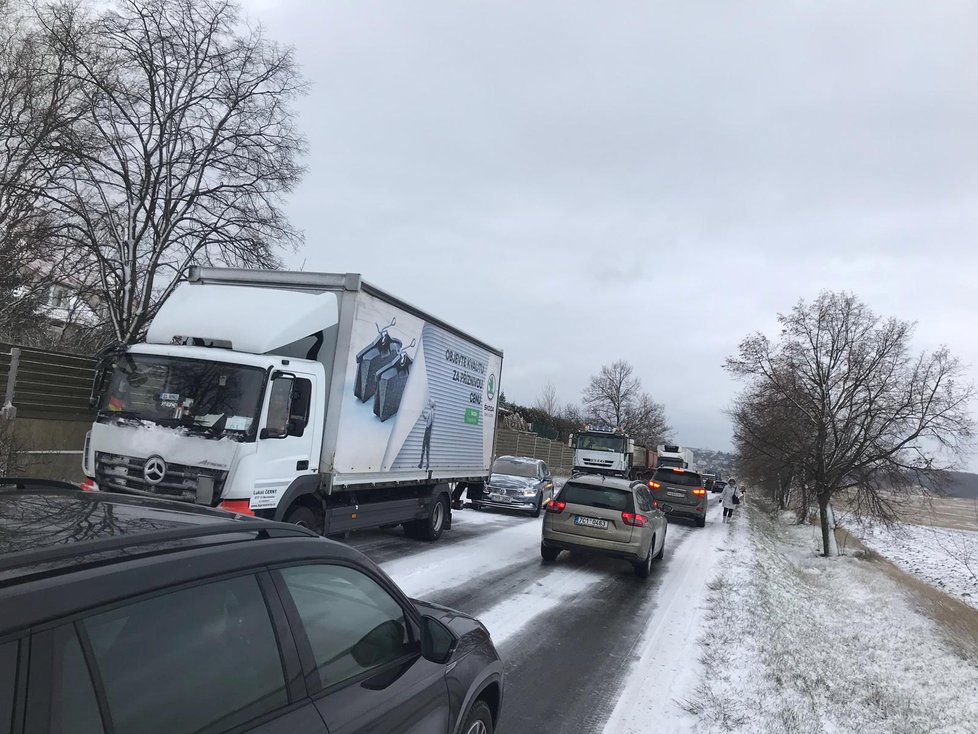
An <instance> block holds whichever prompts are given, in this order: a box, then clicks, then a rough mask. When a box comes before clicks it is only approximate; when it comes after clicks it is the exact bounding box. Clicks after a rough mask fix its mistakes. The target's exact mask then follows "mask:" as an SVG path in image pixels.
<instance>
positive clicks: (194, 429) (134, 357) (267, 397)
mask: <svg viewBox="0 0 978 734" xmlns="http://www.w3.org/2000/svg"><path fill="white" fill-rule="evenodd" d="M105 367H106V372H105V378H104V385H103V388H102V389H101V390H100V392H101V396H100V400H99V403H98V413H97V417H96V420H95V423H94V425H93V426H92V430H91V432H90V434H89V440H88V442H87V446H86V452H85V465H84V468H85V473H86V475H87V476H89V477H91V478H92V479H94V480H95V482H96V483H97V485H98V486H99V488H100V489H104V490H106V491H116V492H126V493H130V494H142V495H148V496H163V497H169V498H172V499H178V500H184V501H189V502H194V503H196V504H203V505H210V506H216V505H218V504H223V505H224V506H225V507H227V508H229V509H238V510H244V509H249V510H254V509H260V508H261V506H262V505H263V498H264V497H271V498H272V499H275V498H277V497H278V496H280V495H281V493H282V492H283V491H284V490H285V489H287V488H288V487H289V486H290V485H291V484H292V483H293V482H295V481H296V479H298V478H299V477H301V476H308V475H311V474H313V473H315V472H316V471H317V470H318V467H319V460H320V456H319V452H320V448H321V446H322V425H323V420H322V419H323V416H322V415H321V413H322V410H323V408H324V404H323V402H322V401H321V400H319V399H318V398H319V396H320V394H321V393H322V392H323V390H324V384H325V370H324V368H323V365H322V363H320V362H316V361H311V360H300V359H284V358H282V357H279V356H276V357H271V356H263V355H254V354H247V353H242V352H235V351H231V350H228V349H219V348H218V349H215V348H208V347H199V346H186V345H157V344H139V345H134V346H132V347H130V348H128V349H127V350H125V351H122V352H120V353H118V354H116V355H115V356H114V358H113V359H111V361H110V362H109V363H108V364H106V365H105ZM271 506H274V504H272V505H271Z"/></svg>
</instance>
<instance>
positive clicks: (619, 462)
mask: <svg viewBox="0 0 978 734" xmlns="http://www.w3.org/2000/svg"><path fill="white" fill-rule="evenodd" d="M634 451H635V444H634V442H633V441H632V439H630V438H629V437H628V436H626V435H625V434H624V433H623V432H622V431H620V430H618V429H615V428H607V427H591V426H589V427H588V428H587V429H586V430H584V431H582V432H580V433H578V434H577V435H576V436H575V444H574V469H575V470H576V471H581V472H586V473H588V474H605V475H608V476H619V477H628V475H629V473H630V471H631V468H632V454H633V453H634Z"/></svg>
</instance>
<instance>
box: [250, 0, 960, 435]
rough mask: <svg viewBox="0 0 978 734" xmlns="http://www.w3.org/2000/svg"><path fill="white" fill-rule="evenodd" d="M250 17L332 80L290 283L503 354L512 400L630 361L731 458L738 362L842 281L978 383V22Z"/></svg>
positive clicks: (614, 5) (756, 16)
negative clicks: (352, 286)
mask: <svg viewBox="0 0 978 734" xmlns="http://www.w3.org/2000/svg"><path fill="white" fill-rule="evenodd" d="M246 8H247V10H248V12H249V14H250V15H251V17H252V18H253V19H255V20H258V21H259V22H260V23H261V24H262V25H264V26H265V28H266V30H267V31H268V34H269V35H270V36H271V37H273V38H275V39H277V40H279V41H282V42H284V43H289V44H293V45H294V46H295V48H296V51H297V54H298V58H299V61H300V63H301V64H302V66H303V69H304V72H305V74H306V76H307V78H308V79H309V81H310V82H311V91H310V94H309V95H308V96H307V97H306V98H305V99H304V100H303V101H302V102H301V124H302V127H303V129H304V131H305V132H306V134H307V135H308V138H309V142H310V154H309V158H308V165H309V173H308V175H307V176H306V178H305V181H304V182H303V184H302V185H301V187H300V188H299V190H298V191H297V192H296V193H295V194H294V195H293V196H292V197H291V199H290V203H289V211H290V213H291V214H292V216H293V217H294V220H295V222H296V224H297V225H298V226H300V227H301V228H302V229H303V230H304V231H305V234H306V246H305V248H304V250H303V251H302V252H301V253H299V255H298V256H297V257H296V258H294V259H292V260H291V261H290V263H289V264H290V265H295V266H298V265H300V264H302V263H304V265H305V268H306V269H308V270H327V271H354V272H361V273H363V275H364V277H365V278H366V279H367V280H370V281H372V282H374V283H376V284H377V285H380V286H382V287H385V288H387V289H389V290H391V291H393V292H394V293H396V294H397V295H399V296H401V297H403V298H405V299H406V300H409V301H411V302H413V303H416V304H417V305H419V306H421V307H423V308H425V309H428V310H430V311H432V312H433V313H435V314H437V315H439V316H441V317H443V318H445V319H446V320H448V321H450V322H452V323H455V324H457V325H458V326H460V327H462V328H464V329H466V330H468V331H470V332H472V333H473V334H475V335H476V336H479V337H481V338H483V339H485V340H486V341H489V342H490V343H492V344H495V345H498V346H499V347H501V348H502V349H504V350H505V352H506V360H505V364H504V368H503V382H502V387H503V390H504V391H505V392H506V395H507V397H508V398H510V399H511V400H515V401H517V402H520V403H526V404H530V403H532V402H533V401H534V400H535V399H536V397H537V396H538V395H539V392H540V389H541V387H542V386H543V385H544V384H545V383H546V382H547V381H548V380H549V381H552V382H553V384H554V385H555V386H556V387H557V389H558V391H559V394H560V397H561V399H562V400H563V401H569V400H574V401H576V400H578V399H579V397H580V392H581V390H582V388H583V387H584V385H585V384H586V382H587V379H588V376H589V375H591V374H592V373H594V372H595V371H597V370H598V368H599V367H600V366H601V365H602V364H603V363H609V362H611V361H613V360H615V359H627V360H629V361H630V362H632V363H633V364H634V365H635V367H636V370H637V373H638V375H639V376H640V377H641V379H642V382H643V384H644V385H645V387H646V388H647V389H648V391H649V392H650V393H651V394H652V395H653V396H654V397H655V398H656V399H657V400H659V401H661V402H663V403H665V406H666V410H667V414H668V417H669V420H670V422H671V424H672V425H673V426H674V428H675V436H674V438H676V439H677V440H679V441H680V442H682V443H684V444H686V445H691V446H708V447H713V448H729V446H730V425H729V423H728V421H727V419H726V418H725V417H724V415H723V410H724V409H725V408H726V407H727V406H728V405H729V402H730V400H731V398H732V396H733V395H734V393H735V391H736V389H737V384H736V383H735V382H733V381H732V380H730V379H729V378H728V377H727V376H726V374H725V373H724V372H723V371H722V369H721V364H722V363H723V360H724V357H725V356H726V355H728V354H731V353H732V352H733V351H734V350H735V349H736V346H737V344H738V342H739V341H740V339H741V338H742V337H743V336H744V335H745V334H746V333H748V332H750V331H753V330H756V329H762V330H766V331H768V332H769V333H771V332H772V330H773V325H774V323H775V316H776V313H777V312H778V311H786V310H788V309H790V307H791V306H792V305H793V304H794V303H795V301H797V299H798V298H799V297H811V296H814V295H816V294H817V293H818V291H819V290H821V289H824V288H833V289H842V288H845V289H851V290H853V291H855V292H856V293H858V294H859V295H860V296H861V297H862V298H863V299H864V300H865V301H867V302H868V303H869V304H870V305H871V306H872V307H873V308H874V309H875V310H876V311H877V312H879V313H882V314H885V315H894V316H898V317H900V318H904V319H909V320H915V321H918V322H919V329H918V332H917V341H918V345H919V346H920V347H921V348H933V347H935V346H937V345H939V344H942V343H946V344H948V345H949V346H950V347H951V349H952V351H954V352H955V353H956V354H958V355H959V356H961V357H962V358H963V359H964V360H965V361H967V362H968V363H970V364H978V343H976V340H975V338H974V323H975V321H976V319H978V302H976V288H975V280H976V278H978V246H976V245H978V206H976V204H978V50H976V49H978V44H976V42H975V29H976V28H978V3H975V2H973V1H971V0H968V1H961V2H920V0H913V1H909V0H886V1H885V2H884V1H881V2H875V3H870V2H857V1H855V0H838V1H831V2H818V3H812V2H791V1H787V0H782V1H780V2H747V1H746V0H745V1H743V2H718V1H717V0H712V1H710V2H705V1H703V2H700V1H698V0H675V1H674V2H615V1H609V0H602V1H601V2H573V1H568V0H531V1H530V2H526V0H523V1H522V2H515V1H506V2H504V1H502V0H492V1H470V0H438V1H434V0H432V1H430V2H428V1H422V0H415V1H411V0H391V1H390V2H369V1H367V0H344V1H342V2H340V1H338V0H249V1H248V2H247V3H246ZM973 373H974V372H973ZM974 374H978V373H974Z"/></svg>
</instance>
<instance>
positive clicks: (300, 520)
mask: <svg viewBox="0 0 978 734" xmlns="http://www.w3.org/2000/svg"><path fill="white" fill-rule="evenodd" d="M283 520H284V521H285V522H287V523H289V524H290V525H299V526H300V527H303V528H309V529H310V530H312V531H313V532H316V533H319V534H320V535H322V534H323V516H322V514H321V513H319V512H316V510H314V509H313V508H312V507H310V506H309V505H298V504H297V505H292V507H290V508H289V511H288V512H286V513H285V517H284V518H283Z"/></svg>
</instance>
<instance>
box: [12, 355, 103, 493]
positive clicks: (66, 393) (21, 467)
mask: <svg viewBox="0 0 978 734" xmlns="http://www.w3.org/2000/svg"><path fill="white" fill-rule="evenodd" d="M94 377H95V360H93V359H91V358H89V357H79V356H76V355H73V354H64V353H61V352H49V351H43V350H40V349H28V348H26V347H17V346H14V345H11V344H3V343H0V449H2V452H0V453H3V454H4V456H3V457H0V472H2V473H13V474H23V475H26V476H35V477H47V478H51V479H67V480H76V481H77V480H80V479H81V478H82V477H81V458H82V447H83V445H84V442H85V433H86V431H87V430H88V427H89V426H90V425H91V421H92V419H93V417H94V411H92V409H91V408H89V407H88V398H89V395H90V394H91V390H92V380H93V379H94Z"/></svg>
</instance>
